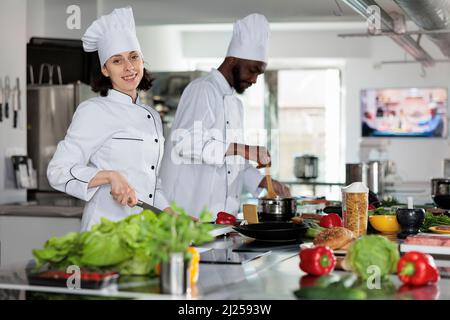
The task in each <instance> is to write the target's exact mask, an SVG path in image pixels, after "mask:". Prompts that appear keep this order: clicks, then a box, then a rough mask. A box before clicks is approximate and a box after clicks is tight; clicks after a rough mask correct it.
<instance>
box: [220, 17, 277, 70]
mask: <svg viewBox="0 0 450 320" xmlns="http://www.w3.org/2000/svg"><path fill="white" fill-rule="evenodd" d="M268 40H269V22H267V19H266V17H264V16H263V15H261V14H258V13H252V14H250V15H248V16H246V17H245V18H243V19H241V20H238V21H236V22H235V24H234V26H233V37H232V38H231V42H230V45H229V46H228V51H227V57H236V58H241V59H247V60H256V61H263V62H266V63H267V51H268V50H267V49H268V48H267V45H268Z"/></svg>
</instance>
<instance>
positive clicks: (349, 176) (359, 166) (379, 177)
mask: <svg viewBox="0 0 450 320" xmlns="http://www.w3.org/2000/svg"><path fill="white" fill-rule="evenodd" d="M384 176H385V165H384V162H382V161H369V162H367V163H347V164H346V165H345V185H347V186H348V185H350V184H351V183H353V182H362V183H364V184H365V185H366V186H367V187H368V188H369V190H370V191H372V192H373V193H375V194H376V195H377V196H382V195H383V193H384Z"/></svg>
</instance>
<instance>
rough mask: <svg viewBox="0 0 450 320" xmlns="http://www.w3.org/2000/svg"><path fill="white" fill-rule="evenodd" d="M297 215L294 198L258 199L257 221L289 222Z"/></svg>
mask: <svg viewBox="0 0 450 320" xmlns="http://www.w3.org/2000/svg"><path fill="white" fill-rule="evenodd" d="M296 213H297V199H296V198H283V197H276V198H260V199H258V219H259V221H261V222H265V221H291V219H292V218H293V217H294V216H295V215H296Z"/></svg>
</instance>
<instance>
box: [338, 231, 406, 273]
mask: <svg viewBox="0 0 450 320" xmlns="http://www.w3.org/2000/svg"><path fill="white" fill-rule="evenodd" d="M399 259H400V254H399V251H398V244H396V243H394V242H392V241H389V240H388V239H386V238H385V237H383V236H379V235H369V236H363V237H361V238H359V239H358V240H356V241H355V242H354V243H353V244H352V245H351V246H350V248H349V249H348V252H347V256H346V257H345V260H346V261H345V264H346V265H348V266H350V268H351V270H352V271H353V272H355V273H356V274H357V275H358V276H360V277H361V278H362V279H363V280H366V279H367V278H369V277H370V276H371V275H373V273H371V272H373V271H371V269H370V268H369V267H371V266H377V267H378V268H379V271H380V276H381V277H385V276H386V275H388V274H391V273H393V272H395V271H396V267H397V262H398V260H399Z"/></svg>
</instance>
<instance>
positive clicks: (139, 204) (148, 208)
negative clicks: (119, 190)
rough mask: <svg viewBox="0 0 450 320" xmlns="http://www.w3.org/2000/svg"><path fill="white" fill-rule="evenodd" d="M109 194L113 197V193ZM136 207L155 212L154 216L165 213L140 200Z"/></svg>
mask: <svg viewBox="0 0 450 320" xmlns="http://www.w3.org/2000/svg"><path fill="white" fill-rule="evenodd" d="M109 194H110V195H112V192H109ZM136 205H137V206H138V207H141V208H142V209H144V210H150V211H153V213H154V214H158V215H159V214H161V213H163V211H162V210H161V209H158V208H156V207H154V206H152V205H151V204H148V203H147V202H144V201H142V200H139V199H138V201H137V203H136Z"/></svg>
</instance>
